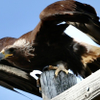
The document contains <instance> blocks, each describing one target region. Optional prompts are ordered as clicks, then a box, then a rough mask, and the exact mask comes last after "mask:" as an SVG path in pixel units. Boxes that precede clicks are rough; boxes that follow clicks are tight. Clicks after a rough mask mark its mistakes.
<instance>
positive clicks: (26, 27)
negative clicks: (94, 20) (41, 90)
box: [0, 0, 100, 100]
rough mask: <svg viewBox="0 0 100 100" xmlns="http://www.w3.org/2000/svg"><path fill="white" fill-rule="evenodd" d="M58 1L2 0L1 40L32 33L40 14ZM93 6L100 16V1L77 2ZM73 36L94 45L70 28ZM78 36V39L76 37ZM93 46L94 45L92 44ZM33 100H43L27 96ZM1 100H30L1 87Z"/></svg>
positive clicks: (86, 0)
mask: <svg viewBox="0 0 100 100" xmlns="http://www.w3.org/2000/svg"><path fill="white" fill-rule="evenodd" d="M55 1H57V0H0V38H3V37H6V36H11V37H16V38H18V37H20V36H21V35H22V34H24V33H26V32H28V31H31V30H33V29H34V28H35V26H36V25H37V24H38V22H39V14H40V12H41V11H42V10H43V9H44V8H45V7H46V6H47V5H49V4H51V3H53V2H55ZM77 1H80V2H83V3H87V4H90V5H92V6H93V7H94V8H95V9H96V11H97V14H98V16H100V0H77ZM69 33H70V34H71V36H74V37H75V38H78V39H79V40H82V41H85V42H88V43H92V42H91V41H90V40H89V39H87V38H86V37H84V36H83V35H82V34H80V33H79V32H77V30H74V28H72V27H70V28H69ZM73 33H74V34H73ZM77 33H79V34H77ZM76 36H77V37H76ZM92 44H93V43H92ZM26 95H27V96H28V97H30V98H31V99H32V100H42V99H41V98H39V97H37V96H34V95H31V94H26ZM0 100H29V99H28V98H26V97H24V96H22V95H20V94H17V93H14V92H12V91H10V90H7V89H5V88H2V87H0Z"/></svg>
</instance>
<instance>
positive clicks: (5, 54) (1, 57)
mask: <svg viewBox="0 0 100 100" xmlns="http://www.w3.org/2000/svg"><path fill="white" fill-rule="evenodd" d="M10 56H13V54H7V53H5V52H0V60H2V59H5V58H8V57H10Z"/></svg>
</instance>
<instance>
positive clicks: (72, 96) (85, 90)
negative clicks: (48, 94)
mask: <svg viewBox="0 0 100 100" xmlns="http://www.w3.org/2000/svg"><path fill="white" fill-rule="evenodd" d="M51 100H100V70H98V71H97V72H95V73H93V74H92V75H90V76H89V77H87V78H86V79H84V80H83V81H81V82H80V83H78V84H76V85H74V86H73V87H71V88H70V89H68V90H66V91H65V92H63V93H61V94H60V95H58V96H56V97H54V98H53V99H51Z"/></svg>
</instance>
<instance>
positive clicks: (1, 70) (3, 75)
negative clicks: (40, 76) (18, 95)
mask: <svg viewBox="0 0 100 100" xmlns="http://www.w3.org/2000/svg"><path fill="white" fill-rule="evenodd" d="M0 85H1V86H3V87H6V88H8V89H10V90H13V91H15V92H16V90H15V88H17V89H20V90H23V91H26V92H29V93H32V94H34V95H37V96H40V97H41V94H40V93H39V90H38V88H37V86H36V80H35V79H34V78H33V77H31V76H30V74H29V73H27V72H25V71H22V70H20V69H18V68H15V67H12V66H7V65H3V64H0Z"/></svg>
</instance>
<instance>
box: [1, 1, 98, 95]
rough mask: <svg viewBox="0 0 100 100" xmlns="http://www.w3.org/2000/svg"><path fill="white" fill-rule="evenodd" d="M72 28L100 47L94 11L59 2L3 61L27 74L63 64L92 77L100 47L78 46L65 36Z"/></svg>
mask: <svg viewBox="0 0 100 100" xmlns="http://www.w3.org/2000/svg"><path fill="white" fill-rule="evenodd" d="M61 22H65V23H61ZM69 25H74V26H75V27H77V28H78V29H80V30H81V31H83V32H84V33H86V34H87V35H89V36H90V37H92V39H93V40H94V41H95V42H97V43H98V44H100V35H99V34H100V33H99V32H100V23H99V18H98V16H97V14H96V11H95V9H94V8H93V7H91V6H90V5H87V4H82V3H79V2H77V1H74V0H65V1H58V2H55V3H53V4H51V5H49V6H47V7H46V8H45V9H44V10H43V11H42V12H41V14H40V22H39V23H38V25H37V26H36V28H35V29H34V30H33V31H31V32H29V33H26V34H24V35H22V36H21V37H19V38H18V39H16V40H15V41H14V43H13V44H9V45H7V46H5V47H3V48H2V50H1V52H0V59H1V61H7V62H8V63H10V64H11V65H12V66H15V67H16V68H19V69H21V70H23V71H25V72H31V71H32V70H35V69H37V70H41V71H42V70H43V68H44V67H45V66H47V65H55V64H59V62H60V63H63V65H64V67H65V69H66V70H67V69H71V70H72V71H73V72H74V73H75V74H76V75H77V74H80V75H81V76H82V77H86V76H88V75H90V74H91V73H92V72H94V71H96V70H98V69H99V68H100V66H99V65H100V64H99V63H100V61H99V60H100V48H99V47H96V46H92V45H89V44H86V43H79V42H77V41H76V40H74V39H73V38H71V37H69V36H68V35H66V34H65V33H64V30H65V29H66V28H67V27H68V26H69ZM73 34H74V33H73ZM5 81H6V79H5ZM7 83H8V82H7ZM33 83H34V82H33ZM9 84H11V85H13V84H14V83H12V82H10V83H9ZM18 87H19V86H18ZM33 87H34V86H33ZM20 89H22V88H20ZM33 91H35V90H33ZM37 95H39V94H37Z"/></svg>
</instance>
